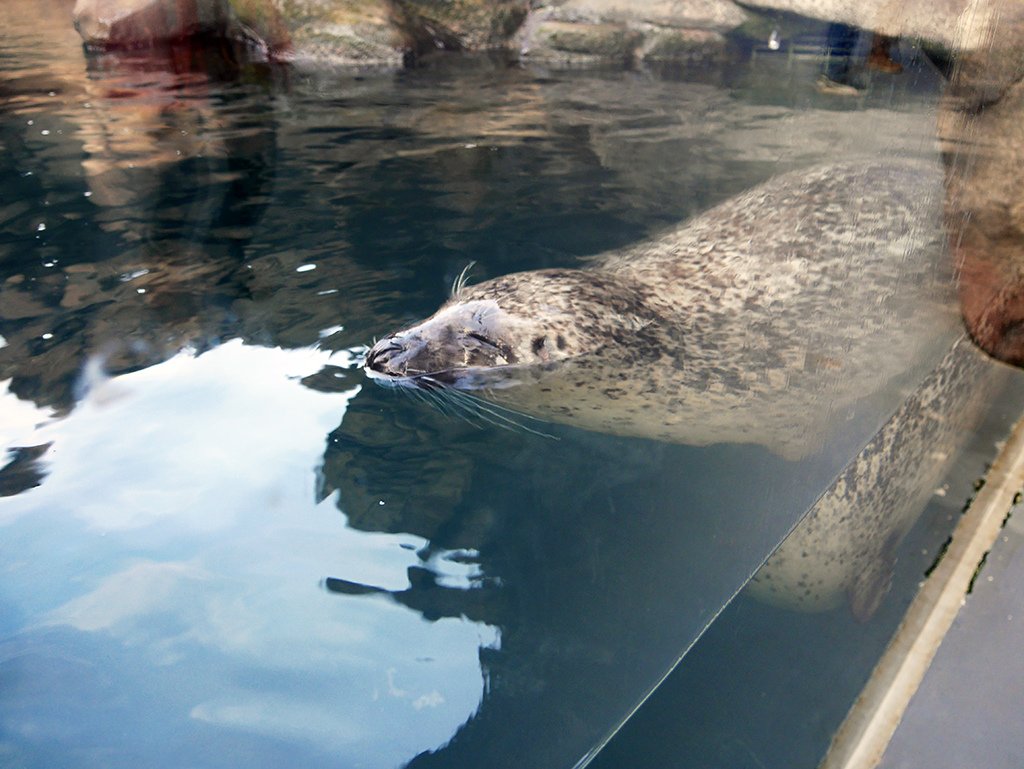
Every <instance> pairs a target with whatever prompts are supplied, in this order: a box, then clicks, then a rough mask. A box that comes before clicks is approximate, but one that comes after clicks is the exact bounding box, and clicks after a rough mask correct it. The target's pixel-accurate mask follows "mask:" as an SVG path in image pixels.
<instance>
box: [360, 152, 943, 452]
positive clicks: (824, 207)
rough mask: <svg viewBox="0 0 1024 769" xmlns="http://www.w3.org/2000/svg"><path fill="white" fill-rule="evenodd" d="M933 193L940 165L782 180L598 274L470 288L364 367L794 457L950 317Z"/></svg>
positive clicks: (393, 338)
mask: <svg viewBox="0 0 1024 769" xmlns="http://www.w3.org/2000/svg"><path fill="white" fill-rule="evenodd" d="M939 191H940V175H939V171H938V169H937V168H936V167H932V166H919V165H884V166H883V165H877V164H843V165H834V166H828V167H824V168H816V169H811V170H807V171H799V172H794V173H789V174H785V175H782V176H779V177H776V178H775V179H772V180H770V181H768V182H766V183H765V184H763V185H761V186H759V187H756V188H754V189H752V190H750V191H748V192H747V193H744V194H742V195H740V196H738V197H736V198H733V199H731V200H729V201H727V202H725V203H723V204H721V205H719V206H717V207H715V208H713V209H711V210H709V211H707V212H706V213H704V214H702V215H700V216H698V217H697V218H695V219H693V220H692V221H690V222H688V223H686V224H684V225H682V226H680V227H677V228H676V229H673V230H671V231H669V232H667V233H664V234H663V235H661V236H660V237H658V238H656V239H654V240H651V241H648V242H644V243H641V244H639V245H637V246H634V247H631V248H628V249H625V250H622V251H617V252H613V253H610V254H606V255H604V256H600V257H597V258H595V259H593V260H591V262H590V263H589V264H588V265H587V266H586V267H585V268H584V269H547V270H536V271H531V272H523V273H516V274H511V275H507V276H504V277H500V278H496V279H494V280H489V281H486V282H483V283H480V284H478V285H474V286H468V287H467V286H460V287H458V289H457V290H456V291H454V292H453V296H452V298H451V299H450V300H449V301H448V302H447V303H446V304H445V305H444V306H442V307H441V308H440V309H439V310H438V311H437V312H436V313H435V314H434V315H433V316H431V317H430V318H428V319H426V320H424V321H422V322H421V323H418V324H416V325H414V326H412V327H410V328H407V329H404V330H400V331H397V332H395V333H392V334H389V335H388V336H386V337H384V338H383V339H381V340H380V341H379V342H377V343H376V344H375V345H374V346H373V348H372V349H371V350H370V351H369V353H368V354H367V357H366V361H365V367H366V370H367V373H368V374H369V376H370V377H371V378H373V379H375V380H377V381H379V382H381V383H384V384H391V385H397V386H403V387H410V388H418V389H422V390H453V391H465V392H471V393H475V394H478V395H481V396H483V397H484V398H487V399H489V400H493V401H495V402H497V403H500V404H502V405H504V406H507V407H509V408H511V409H514V410H516V411H519V412H522V413H525V414H528V415H531V416H535V417H538V418H542V419H548V420H551V421H554V422H560V423H565V424H570V425H574V426H577V427H582V428H586V429H590V430H597V431H601V432H608V433H614V434H619V435H633V436H642V437H647V438H654V439H659V440H667V441H672V442H677V443H686V444H691V445H706V444H710V443H718V442H738V443H759V444H762V445H765V446H767V447H768V448H770V449H771V450H773V451H776V452H777V453H779V454H781V455H782V456H784V457H786V458H790V459H796V458H799V457H802V456H805V455H806V454H808V453H809V452H811V451H813V450H814V449H815V448H817V447H818V446H820V444H821V442H822V440H823V438H824V430H825V427H826V425H827V424H829V423H830V421H831V422H833V423H834V422H835V421H836V420H835V418H834V417H833V416H830V414H831V413H832V412H834V411H835V409H837V408H842V407H844V406H846V405H848V404H850V403H853V402H854V401H856V400H857V399H859V398H861V397H864V396H865V395H868V394H871V393H874V392H877V391H878V390H879V389H881V388H882V387H884V386H885V384H886V382H888V381H890V380H892V379H893V378H894V377H897V376H898V375H899V374H901V373H902V372H904V371H906V370H907V369H908V367H909V366H910V364H911V361H912V360H913V358H914V357H915V355H917V354H918V353H920V351H921V350H922V349H924V348H925V347H927V346H928V345H929V344H930V343H932V342H933V340H934V339H935V338H936V337H939V336H941V333H939V332H937V328H936V327H937V325H938V326H942V325H944V324H945V325H949V324H951V323H952V322H954V318H955V314H954V312H953V310H952V307H953V305H952V283H951V280H950V275H949V271H948V269H947V268H945V267H944V265H943V261H942V258H941V257H942V251H943V250H942V243H941V229H940V227H939V226H938V215H939V210H938V193H939Z"/></svg>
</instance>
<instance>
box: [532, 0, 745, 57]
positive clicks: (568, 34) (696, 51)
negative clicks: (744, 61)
mask: <svg viewBox="0 0 1024 769" xmlns="http://www.w3.org/2000/svg"><path fill="white" fill-rule="evenodd" d="M746 19H747V14H746V13H745V12H744V11H742V10H741V9H740V8H739V7H738V6H737V5H735V4H734V3H732V2H731V1H730V0H693V2H681V1H680V0H653V1H652V2H645V3H639V2H628V1H627V0H567V1H566V2H561V3H552V4H551V5H548V6H545V7H542V8H540V9H538V10H537V11H536V12H535V13H534V15H533V17H532V18H531V20H530V21H529V22H527V24H526V25H525V27H524V32H523V35H522V45H521V48H522V50H523V52H524V53H527V54H529V55H530V56H531V57H533V58H539V59H555V60H559V59H561V60H566V61H569V62H581V61H583V62H585V61H593V60H599V61H615V62H620V61H625V62H639V61H672V62H695V61H707V60H710V59H713V58H718V57H720V56H721V55H722V54H723V53H724V51H725V46H726V41H725V37H724V36H723V33H725V32H728V31H729V30H731V29H734V28H736V27H738V26H740V25H741V24H743V23H744V22H745V21H746Z"/></svg>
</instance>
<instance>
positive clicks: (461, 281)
mask: <svg viewBox="0 0 1024 769" xmlns="http://www.w3.org/2000/svg"><path fill="white" fill-rule="evenodd" d="M474 265H476V262H475V261H471V262H470V263H469V264H467V265H466V266H465V267H463V268H462V272H460V273H459V274H458V277H456V278H455V280H454V281H452V299H458V298H459V296H460V295H461V294H462V289H464V288H465V287H466V281H467V280H469V271H470V270H472V269H473V267H474Z"/></svg>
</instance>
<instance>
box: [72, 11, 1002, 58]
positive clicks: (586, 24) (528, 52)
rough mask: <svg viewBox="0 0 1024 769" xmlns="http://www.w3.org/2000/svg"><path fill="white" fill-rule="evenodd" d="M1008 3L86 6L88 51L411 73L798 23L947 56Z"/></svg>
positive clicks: (698, 40)
mask: <svg viewBox="0 0 1024 769" xmlns="http://www.w3.org/2000/svg"><path fill="white" fill-rule="evenodd" d="M997 2H998V0H981V1H980V2H979V1H978V0H865V1H863V2H860V1H857V0H746V1H745V2H742V3H739V2H733V0H547V1H546V2H545V1H544V0H78V3H77V4H76V6H75V11H74V16H75V25H76V26H77V28H78V30H79V32H80V33H81V35H82V37H83V38H84V40H85V42H86V43H87V44H88V45H90V46H99V47H139V46H148V45H153V44H155V43H159V42H161V41H168V40H176V39H181V38H183V37H189V36H193V35H212V36H220V37H228V38H234V39H238V40H245V41H247V42H249V43H251V44H253V45H256V46H258V47H260V48H262V49H264V50H265V51H266V52H267V54H268V55H269V56H271V57H274V58H280V59H288V60H316V61H330V62H341V63H346V64H360V65H372V66H385V67H388V66H391V67H397V66H401V65H402V64H403V62H408V61H409V59H410V58H412V57H416V56H420V55H423V54H425V53H427V52H430V51H433V50H436V49H443V50H454V51H490V50H501V51H508V52H511V53H513V54H515V55H518V56H524V57H529V58H531V59H542V60H556V61H566V62H573V63H576V62H589V61H600V62H627V63H630V62H643V61H684V62H689V61H709V60H715V59H716V58H719V57H721V56H722V55H723V54H724V52H725V51H726V48H727V45H728V40H729V36H730V35H733V36H740V37H743V36H751V37H755V38H756V37H762V36H764V37H767V36H768V35H769V34H770V33H771V29H772V28H773V25H778V24H780V23H788V24H790V25H792V24H793V23H794V22H795V21H796V19H798V18H799V17H804V18H810V19H817V20H823V21H840V22H843V23H846V24H851V25H854V26H858V27H861V28H864V29H869V30H873V31H877V32H880V33H883V34H886V35H892V36H898V35H909V36H913V37H916V38H919V39H921V40H923V41H924V42H925V43H927V44H929V45H932V46H935V47H937V48H940V49H943V50H947V51H948V50H952V49H955V48H970V49H975V48H978V47H981V46H983V45H985V44H986V41H987V40H988V39H989V37H990V33H989V31H988V27H989V25H990V22H991V20H992V18H993V15H994V13H995V11H994V10H993V8H992V7H990V6H993V7H994V6H995V5H996V4H997Z"/></svg>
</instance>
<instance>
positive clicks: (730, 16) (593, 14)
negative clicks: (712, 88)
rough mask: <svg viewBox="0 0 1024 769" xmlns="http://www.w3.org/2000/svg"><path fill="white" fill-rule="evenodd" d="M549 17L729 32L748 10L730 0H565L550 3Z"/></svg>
mask: <svg viewBox="0 0 1024 769" xmlns="http://www.w3.org/2000/svg"><path fill="white" fill-rule="evenodd" d="M551 18H553V19H555V20H558V21H579V22H586V23H590V24H595V23H612V24H628V25H637V24H651V25H655V26H659V27H673V28H677V29H703V30H714V31H716V32H728V31H729V30H730V29H734V28H735V27H738V26H739V25H740V24H742V23H743V22H744V21H746V18H747V14H746V13H744V12H743V11H742V10H740V8H739V6H737V5H736V4H734V3H732V2H730V1H729V0H647V1H646V2H635V0H633V1H631V0H567V2H563V3H558V4H552V8H551Z"/></svg>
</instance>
